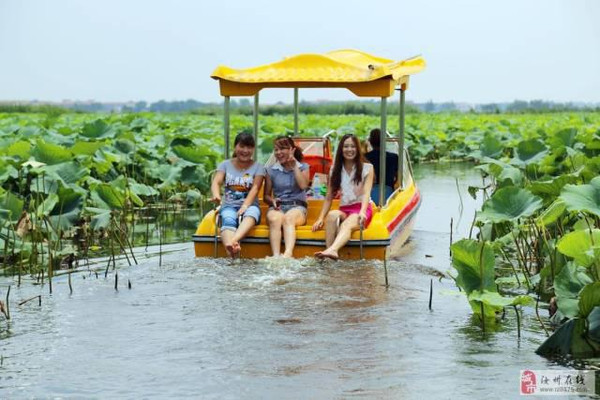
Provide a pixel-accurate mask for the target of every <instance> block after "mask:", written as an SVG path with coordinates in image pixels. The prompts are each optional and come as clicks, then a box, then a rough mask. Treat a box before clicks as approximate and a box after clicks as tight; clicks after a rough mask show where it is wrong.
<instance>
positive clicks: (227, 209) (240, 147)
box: [210, 132, 265, 257]
mask: <svg viewBox="0 0 600 400" xmlns="http://www.w3.org/2000/svg"><path fill="white" fill-rule="evenodd" d="M255 146H256V143H255V141H254V137H253V136H252V135H251V134H250V133H246V132H242V133H239V134H238V135H237V136H236V137H235V141H234V149H233V157H232V158H231V159H229V160H225V161H223V162H222V163H221V164H219V166H218V167H217V172H216V173H215V176H214V178H213V180H212V184H211V187H210V190H211V193H212V199H211V200H212V201H213V202H215V203H217V204H220V205H221V209H220V210H219V214H220V216H221V240H222V242H223V246H225V250H226V251H227V254H228V255H229V256H230V257H236V256H239V254H240V251H241V246H240V240H241V239H242V238H244V237H245V236H246V235H247V234H248V232H249V231H250V229H252V227H253V226H254V225H256V224H258V223H259V222H260V208H259V207H258V192H259V190H260V187H261V186H262V184H263V179H264V176H265V168H264V167H263V166H262V165H261V164H260V163H258V162H256V161H254V160H253V159H252V157H253V155H254V148H255ZM221 186H224V187H225V190H224V196H223V199H221ZM239 218H241V222H240V223H239V224H238V219H239Z"/></svg>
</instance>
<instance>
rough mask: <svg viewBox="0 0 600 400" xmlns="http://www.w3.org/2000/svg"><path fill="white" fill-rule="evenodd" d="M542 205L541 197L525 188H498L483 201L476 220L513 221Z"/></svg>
mask: <svg viewBox="0 0 600 400" xmlns="http://www.w3.org/2000/svg"><path fill="white" fill-rule="evenodd" d="M541 207H542V199H541V198H539V197H538V196H534V195H533V194H531V192H529V191H528V190H526V189H521V188H517V187H515V186H509V187H505V188H501V189H498V190H497V191H496V192H495V193H494V194H493V195H492V197H491V198H489V199H488V200H486V202H485V203H483V207H482V211H481V212H479V213H478V214H477V220H478V221H481V222H486V221H491V222H493V223H499V222H506V221H515V220H517V219H519V218H527V217H530V216H531V215H533V214H534V213H535V212H536V211H537V210H539V209H540V208H541Z"/></svg>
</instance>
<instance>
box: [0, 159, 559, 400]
mask: <svg viewBox="0 0 600 400" xmlns="http://www.w3.org/2000/svg"><path fill="white" fill-rule="evenodd" d="M415 174H416V178H417V180H418V182H419V187H420V189H421V191H422V196H423V204H422V207H421V209H420V211H419V213H418V215H417V222H416V227H415V231H414V234H413V235H412V238H411V241H410V242H409V243H408V244H407V246H406V247H405V250H404V255H403V256H402V257H401V258H400V259H398V260H394V261H391V262H389V263H388V269H389V281H390V285H391V286H390V287H389V288H387V289H386V288H385V287H384V286H383V283H384V274H383V264H382V263H381V262H373V261H363V262H325V263H322V264H319V263H317V262H315V261H314V260H312V259H303V260H291V261H282V260H268V259H267V260H258V261H243V262H230V261H226V260H213V259H196V258H194V254H193V249H192V244H191V242H188V243H182V244H176V245H169V246H163V251H165V250H166V252H165V253H163V255H162V259H161V260H160V261H161V262H162V265H160V266H159V257H158V255H157V251H158V248H157V247H151V248H148V250H147V251H146V250H145V249H144V248H140V249H137V258H138V261H139V265H137V266H133V267H128V266H125V263H122V265H123V266H122V267H121V268H119V270H118V290H115V272H114V271H110V272H109V274H108V276H107V277H106V278H105V277H104V272H103V271H99V272H98V274H96V272H94V270H93V267H94V265H92V268H91V269H90V270H89V271H88V270H84V271H82V272H81V273H77V274H74V275H73V276H72V285H73V293H72V294H70V293H69V288H68V284H67V278H66V277H64V276H63V277H58V278H55V279H54V280H53V294H52V295H50V294H49V290H48V285H47V284H46V285H43V286H42V285H33V284H30V283H27V282H26V283H24V284H22V285H21V287H20V288H18V287H17V286H16V284H15V281H13V280H12V279H9V278H3V279H2V281H1V282H0V284H1V285H0V296H2V298H4V296H5V294H6V287H7V285H8V284H12V289H11V293H10V299H11V304H10V309H11V316H12V319H11V320H10V321H6V320H4V319H3V318H1V317H0V398H136V399H137V398H206V399H238V398H247V399H342V398H377V399H379V398H403V399H422V398H433V399H456V398H485V399H506V398H518V397H520V396H519V384H520V380H519V379H520V378H519V377H520V371H521V370H523V369H533V370H546V369H562V368H565V367H562V366H560V365H556V364H554V363H552V362H550V361H547V360H546V359H544V358H541V357H539V356H537V355H536V354H535V353H534V351H535V349H536V348H537V347H538V346H539V345H540V344H541V343H542V342H543V340H544V338H545V335H544V333H543V331H541V328H540V327H539V324H538V323H537V321H536V319H535V316H534V315H533V313H532V312H529V311H527V310H526V311H525V315H524V321H523V330H522V337H521V339H520V340H518V339H517V330H516V318H515V315H514V313H510V312H508V313H507V315H506V319H505V320H504V321H502V322H501V323H499V324H498V325H497V326H496V327H494V328H493V329H491V331H489V332H487V333H486V334H483V333H482V331H481V328H480V325H479V322H478V321H477V320H475V319H474V318H473V317H472V316H471V310H470V308H469V305H468V303H467V300H466V298H465V296H464V295H463V294H462V293H459V292H458V290H457V288H456V287H455V285H454V284H453V282H452V281H451V280H449V279H447V278H443V279H441V280H440V279H439V277H440V275H441V274H443V273H446V271H448V269H449V268H450V258H449V254H448V247H449V243H450V218H453V221H454V222H453V230H454V232H453V239H454V240H458V238H459V237H464V236H468V233H469V227H470V225H471V221H472V218H473V213H474V211H475V209H476V207H477V206H478V202H477V201H474V200H473V199H472V198H471V197H470V196H469V195H468V194H467V186H468V185H470V184H480V183H481V179H480V177H479V174H478V173H477V172H475V171H473V170H472V168H471V167H469V166H465V165H461V164H434V165H422V166H419V167H418V168H417V169H416V171H415ZM457 179H458V186H457ZM461 204H462V206H461ZM105 264H106V263H105V261H102V260H98V262H97V264H95V265H96V266H97V267H98V268H99V269H103V268H104V265H105ZM431 281H432V282H433V304H432V310H431V311H430V310H429V309H428V301H429V286H430V282H431ZM128 282H130V283H131V288H130V289H129V288H128ZM38 294H39V295H41V296H42V303H41V306H40V305H39V303H38V302H37V300H36V301H31V302H28V303H26V304H23V305H21V306H18V305H17V304H18V303H19V302H20V301H21V300H23V299H27V298H29V297H32V296H35V295H38ZM542 313H543V314H544V315H546V314H547V312H546V311H545V310H542Z"/></svg>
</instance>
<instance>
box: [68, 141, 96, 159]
mask: <svg viewBox="0 0 600 400" xmlns="http://www.w3.org/2000/svg"><path fill="white" fill-rule="evenodd" d="M102 146H104V142H84V141H77V142H75V144H73V146H71V148H70V149H69V150H71V152H72V153H73V154H74V155H76V156H79V155H85V156H91V155H94V153H95V152H96V151H97V150H98V149H100V148H101V147H102Z"/></svg>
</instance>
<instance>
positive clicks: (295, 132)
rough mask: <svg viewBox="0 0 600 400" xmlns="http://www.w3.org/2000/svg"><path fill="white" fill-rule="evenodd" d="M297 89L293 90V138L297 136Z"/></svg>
mask: <svg viewBox="0 0 600 400" xmlns="http://www.w3.org/2000/svg"><path fill="white" fill-rule="evenodd" d="M298 113H299V107H298V88H294V136H298Z"/></svg>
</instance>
